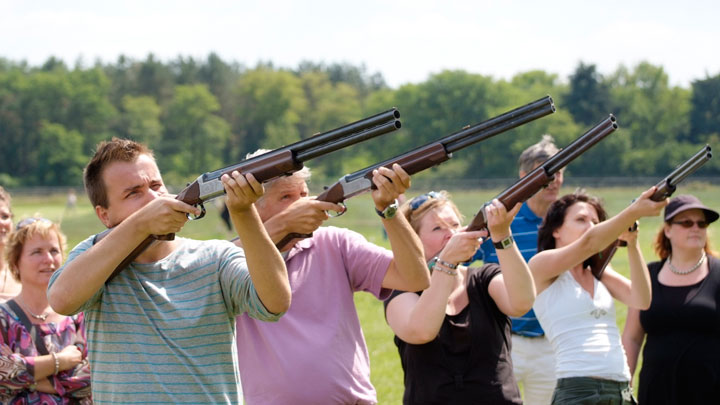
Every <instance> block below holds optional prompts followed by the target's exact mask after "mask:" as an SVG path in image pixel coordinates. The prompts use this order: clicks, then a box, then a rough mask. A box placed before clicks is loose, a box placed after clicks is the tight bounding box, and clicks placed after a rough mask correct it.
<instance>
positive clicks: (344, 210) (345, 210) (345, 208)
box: [325, 203, 347, 218]
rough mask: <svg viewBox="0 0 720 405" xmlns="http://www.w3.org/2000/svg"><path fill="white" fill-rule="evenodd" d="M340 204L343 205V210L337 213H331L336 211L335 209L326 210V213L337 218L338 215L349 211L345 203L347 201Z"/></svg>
mask: <svg viewBox="0 0 720 405" xmlns="http://www.w3.org/2000/svg"><path fill="white" fill-rule="evenodd" d="M338 205H340V206H342V207H343V209H342V211H340V212H338V213H337V214H335V215H332V214H330V213H331V212H335V211H325V213H326V214H327V216H328V217H330V218H337V217H339V216H341V215H343V214H344V213H345V212H347V206H346V205H345V203H338Z"/></svg>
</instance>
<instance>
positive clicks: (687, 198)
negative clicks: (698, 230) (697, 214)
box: [665, 194, 720, 223]
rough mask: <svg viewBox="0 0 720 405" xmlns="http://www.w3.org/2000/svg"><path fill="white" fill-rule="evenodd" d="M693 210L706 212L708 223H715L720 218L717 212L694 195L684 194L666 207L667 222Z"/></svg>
mask: <svg viewBox="0 0 720 405" xmlns="http://www.w3.org/2000/svg"><path fill="white" fill-rule="evenodd" d="M691 209H700V210H703V211H704V212H705V220H706V221H708V223H712V222H715V221H717V219H718V217H720V214H718V213H717V211H714V210H711V209H710V208H708V207H706V206H705V205H703V203H701V202H700V200H699V199H698V198H697V197H695V196H694V195H690V194H682V195H679V196H677V197H675V198H673V199H671V200H670V202H669V203H668V205H667V206H666V207H665V222H667V221H670V220H671V219H672V218H673V217H674V216H675V215H677V214H679V213H681V212H683V211H687V210H691Z"/></svg>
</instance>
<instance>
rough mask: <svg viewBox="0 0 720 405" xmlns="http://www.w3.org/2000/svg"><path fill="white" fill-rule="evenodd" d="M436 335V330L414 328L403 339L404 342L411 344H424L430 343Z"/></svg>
mask: <svg viewBox="0 0 720 405" xmlns="http://www.w3.org/2000/svg"><path fill="white" fill-rule="evenodd" d="M437 335H438V331H430V330H427V329H415V330H411V331H410V333H409V334H408V336H406V339H403V340H404V341H405V342H407V343H410V344H413V345H424V344H425V343H430V342H432V341H433V340H435V338H436V337H437Z"/></svg>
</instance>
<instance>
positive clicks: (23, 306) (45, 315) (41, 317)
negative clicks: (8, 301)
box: [15, 297, 50, 322]
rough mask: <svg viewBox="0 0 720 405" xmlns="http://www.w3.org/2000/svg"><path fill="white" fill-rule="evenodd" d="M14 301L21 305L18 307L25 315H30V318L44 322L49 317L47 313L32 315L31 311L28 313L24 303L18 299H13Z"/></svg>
mask: <svg viewBox="0 0 720 405" xmlns="http://www.w3.org/2000/svg"><path fill="white" fill-rule="evenodd" d="M15 300H16V301H17V302H19V303H20V304H21V305H20V306H21V307H22V308H23V309H24V310H25V311H27V313H28V314H30V316H32V317H33V318H35V319H39V320H41V321H43V322H45V320H46V319H47V317H48V315H50V314H49V313H47V312H45V313H43V314H41V315H35V314H34V313H32V311H30V310H29V309H28V307H27V305H25V303H24V302H23V301H21V300H20V297H15Z"/></svg>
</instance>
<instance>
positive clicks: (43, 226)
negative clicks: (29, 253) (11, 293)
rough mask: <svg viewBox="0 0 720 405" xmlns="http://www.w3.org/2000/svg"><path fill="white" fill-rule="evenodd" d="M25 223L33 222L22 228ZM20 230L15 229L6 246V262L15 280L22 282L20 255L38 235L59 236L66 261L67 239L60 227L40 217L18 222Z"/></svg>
mask: <svg viewBox="0 0 720 405" xmlns="http://www.w3.org/2000/svg"><path fill="white" fill-rule="evenodd" d="M33 220H34V221H33ZM23 221H32V222H30V223H29V224H27V225H25V226H22V223H23ZM18 225H19V228H17V229H15V230H14V231H13V232H12V233H11V234H10V237H9V238H8V241H7V243H6V244H5V261H6V262H7V263H8V266H9V267H10V273H11V274H12V276H13V277H14V278H15V280H17V281H19V282H22V281H21V280H20V269H18V262H19V261H20V255H21V254H22V250H23V247H24V246H25V244H26V243H27V241H28V240H30V239H32V238H33V237H35V236H36V235H40V236H42V237H43V238H48V237H49V236H50V235H51V234H53V233H54V234H55V235H57V238H58V242H59V244H60V254H61V255H62V257H63V260H64V259H65V250H67V238H66V237H65V235H64V234H63V233H62V231H61V230H60V226H59V225H58V224H56V223H54V222H52V221H50V220H48V219H45V218H40V217H37V216H35V217H30V218H26V219H24V220H22V221H20V222H18Z"/></svg>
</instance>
